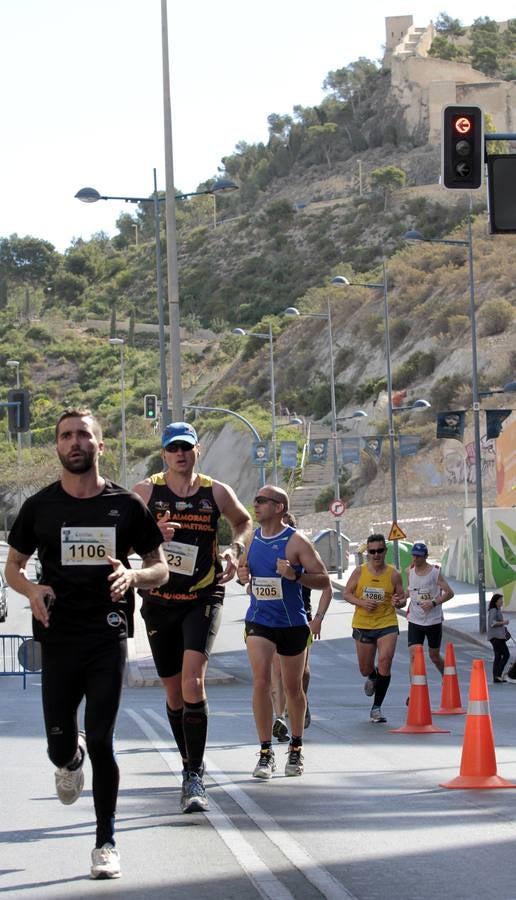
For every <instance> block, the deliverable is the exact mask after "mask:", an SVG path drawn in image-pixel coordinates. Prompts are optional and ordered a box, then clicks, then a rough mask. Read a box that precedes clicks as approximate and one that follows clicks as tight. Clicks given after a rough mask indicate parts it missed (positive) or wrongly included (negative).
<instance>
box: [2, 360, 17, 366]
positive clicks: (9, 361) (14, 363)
mask: <svg viewBox="0 0 516 900" xmlns="http://www.w3.org/2000/svg"><path fill="white" fill-rule="evenodd" d="M5 364H6V366H19V365H20V361H19V360H18V359H6V361H5Z"/></svg>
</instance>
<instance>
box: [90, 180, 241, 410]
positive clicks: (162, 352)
mask: <svg viewBox="0 0 516 900" xmlns="http://www.w3.org/2000/svg"><path fill="white" fill-rule="evenodd" d="M153 178H154V192H153V195H152V197H125V196H124V197H118V196H114V195H108V194H100V193H99V192H98V191H97V190H96V189H95V188H91V187H85V188H81V190H80V191H77V193H76V194H75V197H76V199H77V200H81V201H82V202H83V203H96V202H97V201H98V200H123V201H124V202H125V203H152V204H153V206H154V240H155V245H156V288H157V304H158V331H159V370H160V394H161V398H160V399H161V415H162V422H163V425H166V423H167V422H168V421H169V419H170V412H169V405H168V380H167V364H166V349H165V347H166V335H165V301H164V291H163V271H162V265H161V226H160V206H159V204H160V203H162V202H164V200H165V197H160V196H158V188H157V182H156V169H153ZM236 190H238V185H236V184H235V183H234V182H233V181H227V180H224V179H221V180H220V181H217V182H215V184H214V185H213V187H212V188H211V189H210V190H206V191H191V192H190V193H187V194H176V195H175V199H176V200H187V199H188V198H189V197H198V196H201V195H203V194H212V195H213V197H214V198H215V193H216V192H217V193H218V192H224V193H226V192H228V191H236ZM178 328H179V326H178ZM171 348H172V337H171ZM171 358H172V360H173V362H172V366H173V367H174V379H173V380H174V383H175V384H176V385H177V383H178V382H179V384H180V383H181V362H180V358H179V357H178V356H177V353H176V354H175V355H174V356H172V357H171ZM178 359H179V367H178V365H177V361H178ZM174 408H175V405H174ZM181 408H182V404H181V406H180V407H179V408H178V410H177V412H178V413H179V410H180V409H181ZM177 418H180V414H178V416H177Z"/></svg>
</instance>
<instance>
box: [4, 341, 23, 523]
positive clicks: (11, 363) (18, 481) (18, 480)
mask: <svg viewBox="0 0 516 900" xmlns="http://www.w3.org/2000/svg"><path fill="white" fill-rule="evenodd" d="M5 364H6V366H9V367H10V368H13V369H16V390H19V389H20V361H19V360H18V359H7V360H6V361H5ZM21 439H22V436H21V433H20V432H19V431H18V433H17V435H16V496H17V508H18V512H19V511H20V509H21V452H22V446H21Z"/></svg>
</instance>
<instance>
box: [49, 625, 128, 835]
mask: <svg viewBox="0 0 516 900" xmlns="http://www.w3.org/2000/svg"><path fill="white" fill-rule="evenodd" d="M42 654H43V663H42V677H41V686H42V699H43V714H44V717H45V728H46V733H47V743H48V755H49V757H50V759H51V761H52V762H53V763H54V765H55V766H57V767H58V768H62V767H63V766H66V765H68V764H69V763H71V762H72V760H73V758H74V756H75V754H76V750H77V731H78V726H77V711H78V708H79V705H80V703H81V701H82V699H83V698H85V699H86V705H85V710H84V724H85V731H86V743H87V747H88V755H89V757H90V760H91V767H92V771H93V782H92V788H93V802H94V806H95V815H96V819H97V831H96V846H97V847H101V846H102V845H103V844H105V843H107V842H109V843H112V844H114V824H115V810H116V801H117V796H118V782H119V769H118V765H117V762H116V759H115V753H114V748H113V733H114V729H115V720H116V716H117V713H118V707H119V704H120V694H121V691H122V678H123V673H124V666H125V660H126V655H127V644H126V642H125V641H115V640H113V639H111V640H109V642H108V643H106V642H104V643H102V642H100V643H99V641H98V639H97V640H96V642H93V641H91V640H88V641H87V642H86V641H84V642H83V643H80V642H78V643H77V644H76V645H75V644H74V645H73V646H71V645H70V644H67V645H64V644H59V645H46V646H45V645H43V647H42Z"/></svg>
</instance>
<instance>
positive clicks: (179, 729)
mask: <svg viewBox="0 0 516 900" xmlns="http://www.w3.org/2000/svg"><path fill="white" fill-rule="evenodd" d="M167 719H168V721H169V723H170V728H171V729H172V734H173V735H174V740H175V742H176V744H177V749H178V750H179V752H180V754H181V759H182V760H183V768H186V743H185V734H184V731H183V707H181V708H180V709H170V706H169V705H168V703H167Z"/></svg>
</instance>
